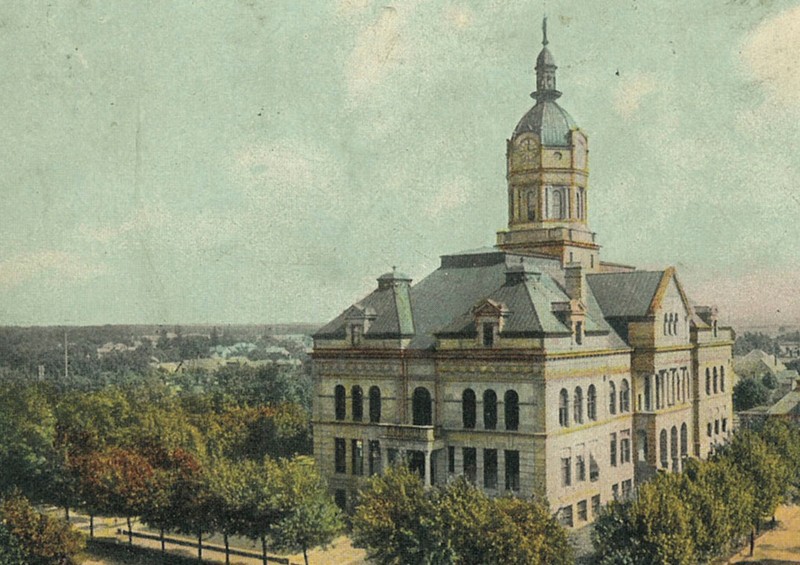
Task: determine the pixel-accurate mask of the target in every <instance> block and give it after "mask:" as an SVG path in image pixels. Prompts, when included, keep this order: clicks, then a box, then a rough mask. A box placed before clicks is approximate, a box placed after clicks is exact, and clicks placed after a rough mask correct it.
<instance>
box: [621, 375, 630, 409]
mask: <svg viewBox="0 0 800 565" xmlns="http://www.w3.org/2000/svg"><path fill="white" fill-rule="evenodd" d="M619 411H620V412H630V411H631V389H630V386H628V379H622V384H621V385H620V386H619Z"/></svg>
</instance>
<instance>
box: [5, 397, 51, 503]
mask: <svg viewBox="0 0 800 565" xmlns="http://www.w3.org/2000/svg"><path fill="white" fill-rule="evenodd" d="M54 440H55V418H54V417H53V413H52V410H51V409H50V406H49V404H48V402H47V399H46V398H45V396H44V394H43V393H42V392H41V391H40V390H39V389H38V388H37V387H35V386H32V385H27V384H15V385H8V386H3V387H1V388H0V469H2V472H1V473H0V494H2V493H3V492H6V493H7V492H11V491H13V490H15V489H20V490H21V491H22V492H23V493H24V494H25V495H28V496H31V497H33V496H40V494H39V493H42V492H44V489H45V487H46V485H47V479H48V466H49V465H48V462H49V461H50V460H51V459H52V457H53V455H54V450H53V444H54Z"/></svg>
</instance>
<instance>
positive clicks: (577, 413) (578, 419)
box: [572, 386, 583, 424]
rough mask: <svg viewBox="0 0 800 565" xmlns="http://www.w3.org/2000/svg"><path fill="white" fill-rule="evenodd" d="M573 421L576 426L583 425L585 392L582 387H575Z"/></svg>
mask: <svg viewBox="0 0 800 565" xmlns="http://www.w3.org/2000/svg"><path fill="white" fill-rule="evenodd" d="M572 419H573V420H575V423H576V424H582V423H583V391H582V390H581V387H579V386H577V387H575V398H573V400H572Z"/></svg>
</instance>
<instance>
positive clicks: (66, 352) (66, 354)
mask: <svg viewBox="0 0 800 565" xmlns="http://www.w3.org/2000/svg"><path fill="white" fill-rule="evenodd" d="M68 378H69V344H68V343H67V330H66V328H65V329H64V380H65V381H66V380H67V379H68Z"/></svg>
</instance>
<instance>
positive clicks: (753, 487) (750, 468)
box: [720, 430, 789, 526]
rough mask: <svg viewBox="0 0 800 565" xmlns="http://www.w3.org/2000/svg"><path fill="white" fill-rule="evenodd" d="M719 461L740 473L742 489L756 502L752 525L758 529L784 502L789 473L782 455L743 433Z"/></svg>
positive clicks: (761, 441) (758, 439)
mask: <svg viewBox="0 0 800 565" xmlns="http://www.w3.org/2000/svg"><path fill="white" fill-rule="evenodd" d="M720 458H724V459H727V461H728V462H729V463H730V464H731V465H732V466H734V467H736V468H737V469H738V470H739V471H740V473H741V484H740V485H739V488H742V489H747V490H749V492H750V493H752V495H753V498H754V500H755V504H754V506H753V515H752V523H753V524H755V525H756V526H758V525H759V521H760V520H761V518H763V517H764V516H770V515H772V514H774V512H775V508H776V507H777V506H778V504H779V503H780V502H781V501H782V500H783V499H784V496H785V494H786V483H787V481H788V478H789V469H788V468H787V466H786V464H785V462H784V461H783V460H782V459H781V457H780V455H778V454H777V453H775V452H773V451H772V450H771V449H770V448H769V446H768V445H767V443H766V442H764V440H763V439H761V437H760V436H759V435H758V434H756V433H755V432H753V431H750V430H740V431H739V433H737V434H736V435H735V436H734V437H733V439H732V440H731V442H730V443H729V444H728V445H726V446H725V449H724V450H723V453H722V455H721V456H720Z"/></svg>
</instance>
